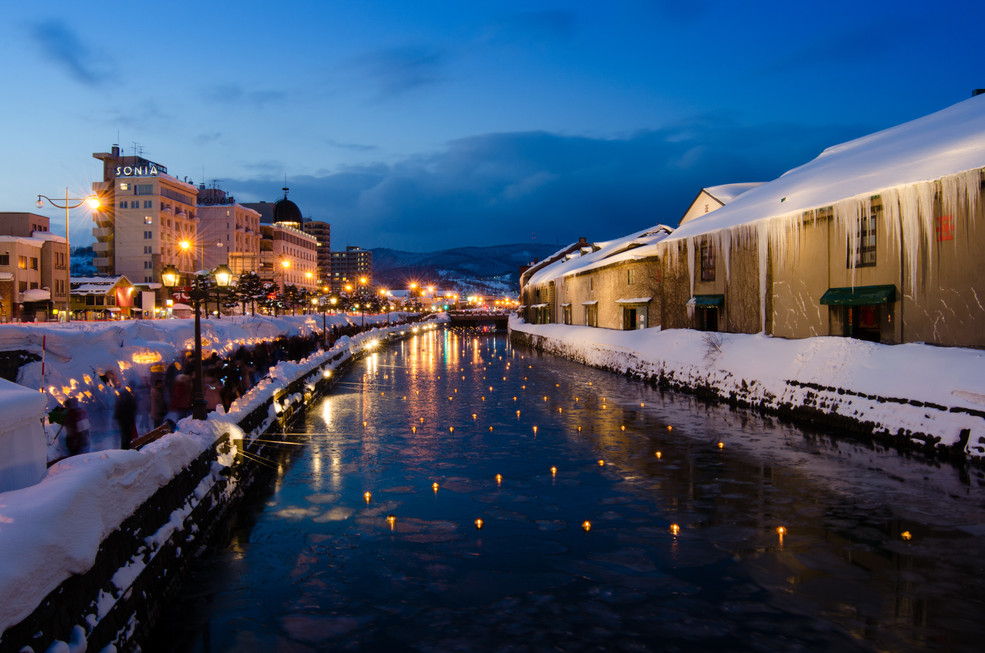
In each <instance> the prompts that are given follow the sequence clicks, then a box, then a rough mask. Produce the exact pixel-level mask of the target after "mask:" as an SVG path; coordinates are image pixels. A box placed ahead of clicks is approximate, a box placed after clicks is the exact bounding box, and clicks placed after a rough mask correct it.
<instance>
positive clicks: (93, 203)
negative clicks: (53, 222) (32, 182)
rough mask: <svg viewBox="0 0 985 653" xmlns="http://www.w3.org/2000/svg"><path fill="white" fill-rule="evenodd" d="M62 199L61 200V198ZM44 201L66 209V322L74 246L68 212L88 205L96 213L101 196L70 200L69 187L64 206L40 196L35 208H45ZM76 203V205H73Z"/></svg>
mask: <svg viewBox="0 0 985 653" xmlns="http://www.w3.org/2000/svg"><path fill="white" fill-rule="evenodd" d="M59 199H61V198H59ZM44 200H47V201H48V204H51V205H52V206H53V207H55V208H56V209H65V271H66V275H65V283H66V287H65V320H66V321H67V320H70V319H72V245H71V243H70V242H69V235H68V212H69V209H77V208H79V207H80V206H82V205H83V204H88V205H89V208H90V209H92V210H93V211H95V210H96V209H98V208H99V196H98V195H86V196H85V197H83V198H82V199H78V198H70V197H69V196H68V187H66V188H65V199H64V200H62V201H64V204H58V203H57V201H56V200H53V199H51V198H50V197H48V196H47V195H41V194H39V195H38V201H37V202H35V203H34V206H36V207H38V208H39V209H40V208H43V207H44ZM72 202H74V204H73V203H72Z"/></svg>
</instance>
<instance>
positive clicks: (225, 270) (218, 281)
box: [212, 263, 233, 320]
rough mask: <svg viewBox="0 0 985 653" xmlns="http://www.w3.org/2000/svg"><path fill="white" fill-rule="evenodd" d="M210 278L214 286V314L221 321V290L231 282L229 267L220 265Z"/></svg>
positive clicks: (231, 274)
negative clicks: (213, 280) (212, 279)
mask: <svg viewBox="0 0 985 653" xmlns="http://www.w3.org/2000/svg"><path fill="white" fill-rule="evenodd" d="M212 277H213V278H214V279H215V285H216V299H215V313H216V317H217V319H220V320H221V319H222V289H223V288H226V287H228V286H229V282H230V281H232V280H233V271H232V270H230V269H229V266H228V265H226V264H225V263H220V264H219V265H218V266H217V267H216V269H215V270H213V271H212Z"/></svg>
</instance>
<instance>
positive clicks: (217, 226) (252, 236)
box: [198, 184, 260, 277]
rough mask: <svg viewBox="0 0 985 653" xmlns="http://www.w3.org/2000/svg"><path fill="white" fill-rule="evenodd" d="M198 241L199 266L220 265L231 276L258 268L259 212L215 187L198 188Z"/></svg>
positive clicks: (211, 267)
mask: <svg viewBox="0 0 985 653" xmlns="http://www.w3.org/2000/svg"><path fill="white" fill-rule="evenodd" d="M198 219H199V223H198V238H199V244H200V247H201V249H202V258H203V260H204V262H205V265H204V266H203V267H204V269H206V270H212V269H214V268H215V267H216V266H218V265H219V264H221V263H224V264H226V265H228V266H229V269H230V270H232V273H233V275H234V277H238V276H239V275H240V274H242V273H243V272H257V271H259V269H260V213H259V212H258V211H256V210H254V209H250V208H247V207H246V206H244V205H242V204H239V203H238V202H236V199H235V198H234V197H233V196H232V195H227V194H226V192H225V191H223V190H221V189H219V188H206V187H205V185H204V184H201V185H199V187H198Z"/></svg>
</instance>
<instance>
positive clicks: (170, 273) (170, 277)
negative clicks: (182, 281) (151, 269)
mask: <svg viewBox="0 0 985 653" xmlns="http://www.w3.org/2000/svg"><path fill="white" fill-rule="evenodd" d="M179 276H180V275H179V273H178V268H176V267H174V266H173V265H170V264H169V265H165V266H164V268H163V269H162V270H161V283H162V284H163V285H164V287H165V288H167V289H168V299H171V293H172V292H173V291H172V289H173V288H174V287H175V286H177V285H178V277H179Z"/></svg>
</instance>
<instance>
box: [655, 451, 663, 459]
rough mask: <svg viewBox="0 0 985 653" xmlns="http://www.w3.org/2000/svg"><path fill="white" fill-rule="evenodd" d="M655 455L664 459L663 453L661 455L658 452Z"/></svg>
mask: <svg viewBox="0 0 985 653" xmlns="http://www.w3.org/2000/svg"><path fill="white" fill-rule="evenodd" d="M653 455H654V456H656V457H657V458H662V457H663V454H662V453H660V452H659V451H658V452H656V453H655V454H653Z"/></svg>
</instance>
